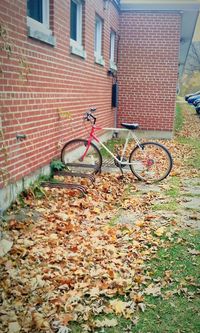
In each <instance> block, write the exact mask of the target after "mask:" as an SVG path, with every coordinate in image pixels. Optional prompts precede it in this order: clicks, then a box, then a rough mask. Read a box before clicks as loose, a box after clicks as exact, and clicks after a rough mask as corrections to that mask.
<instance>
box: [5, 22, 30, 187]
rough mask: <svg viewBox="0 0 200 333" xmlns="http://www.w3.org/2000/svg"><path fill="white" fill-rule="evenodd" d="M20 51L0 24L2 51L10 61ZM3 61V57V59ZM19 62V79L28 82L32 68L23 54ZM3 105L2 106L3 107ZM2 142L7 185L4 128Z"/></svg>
mask: <svg viewBox="0 0 200 333" xmlns="http://www.w3.org/2000/svg"><path fill="white" fill-rule="evenodd" d="M15 49H16V51H19V49H18V47H17V46H16V45H15V44H14V43H13V41H12V40H11V39H10V37H9V33H8V28H7V27H6V25H5V24H4V23H3V22H0V51H2V52H4V54H5V55H6V56H7V58H8V59H11V56H12V54H13V53H14V50H15ZM2 59H3V57H2ZM18 60H19V68H20V70H19V79H20V80H21V81H26V82H27V81H28V75H29V73H30V67H29V64H28V62H27V59H26V57H25V56H24V55H23V54H20V55H18ZM0 74H1V75H3V74H4V71H3V60H1V61H0ZM2 106H3V105H2V104H1V107H2ZM0 141H1V142H2V145H1V148H0V153H1V155H2V157H3V167H1V168H0V182H3V184H4V185H7V183H8V181H9V179H10V174H9V172H8V170H7V163H8V147H7V145H6V140H5V133H4V131H3V127H2V126H1V128H0Z"/></svg>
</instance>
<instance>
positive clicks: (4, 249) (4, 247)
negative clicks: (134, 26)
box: [0, 239, 13, 257]
mask: <svg viewBox="0 0 200 333" xmlns="http://www.w3.org/2000/svg"><path fill="white" fill-rule="evenodd" d="M12 246H13V242H11V241H8V240H7V239H1V240H0V257H3V256H5V254H6V253H8V252H9V251H10V250H11V248H12Z"/></svg>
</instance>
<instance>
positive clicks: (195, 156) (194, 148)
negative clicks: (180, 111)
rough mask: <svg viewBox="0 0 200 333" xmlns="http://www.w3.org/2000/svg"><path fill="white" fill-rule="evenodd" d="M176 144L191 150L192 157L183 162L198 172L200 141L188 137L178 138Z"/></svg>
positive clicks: (199, 166) (199, 167)
mask: <svg viewBox="0 0 200 333" xmlns="http://www.w3.org/2000/svg"><path fill="white" fill-rule="evenodd" d="M177 140H178V142H179V143H181V144H184V145H188V146H189V147H190V148H191V152H192V156H190V157H189V158H187V159H186V160H185V163H186V164H187V165H189V166H192V167H193V168H195V169H197V170H200V140H199V139H197V138H195V139H193V138H188V137H178V139H177Z"/></svg>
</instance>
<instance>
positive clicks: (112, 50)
mask: <svg viewBox="0 0 200 333" xmlns="http://www.w3.org/2000/svg"><path fill="white" fill-rule="evenodd" d="M114 59H115V32H113V31H112V32H111V34H110V60H112V61H114Z"/></svg>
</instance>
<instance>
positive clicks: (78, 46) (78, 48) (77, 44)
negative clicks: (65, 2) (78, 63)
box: [70, 0, 86, 59]
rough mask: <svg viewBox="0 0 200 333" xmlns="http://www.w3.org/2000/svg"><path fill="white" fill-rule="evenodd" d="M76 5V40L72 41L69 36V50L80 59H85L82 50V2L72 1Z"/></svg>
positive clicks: (79, 0) (80, 0)
mask: <svg viewBox="0 0 200 333" xmlns="http://www.w3.org/2000/svg"><path fill="white" fill-rule="evenodd" d="M72 1H73V2H74V3H76V5H77V15H76V32H77V36H76V40H74V39H72V38H71V36H70V49H71V53H72V54H75V55H77V56H79V57H81V58H84V59H85V58H86V52H85V50H84V48H83V36H82V33H83V28H82V25H83V0H72Z"/></svg>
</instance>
